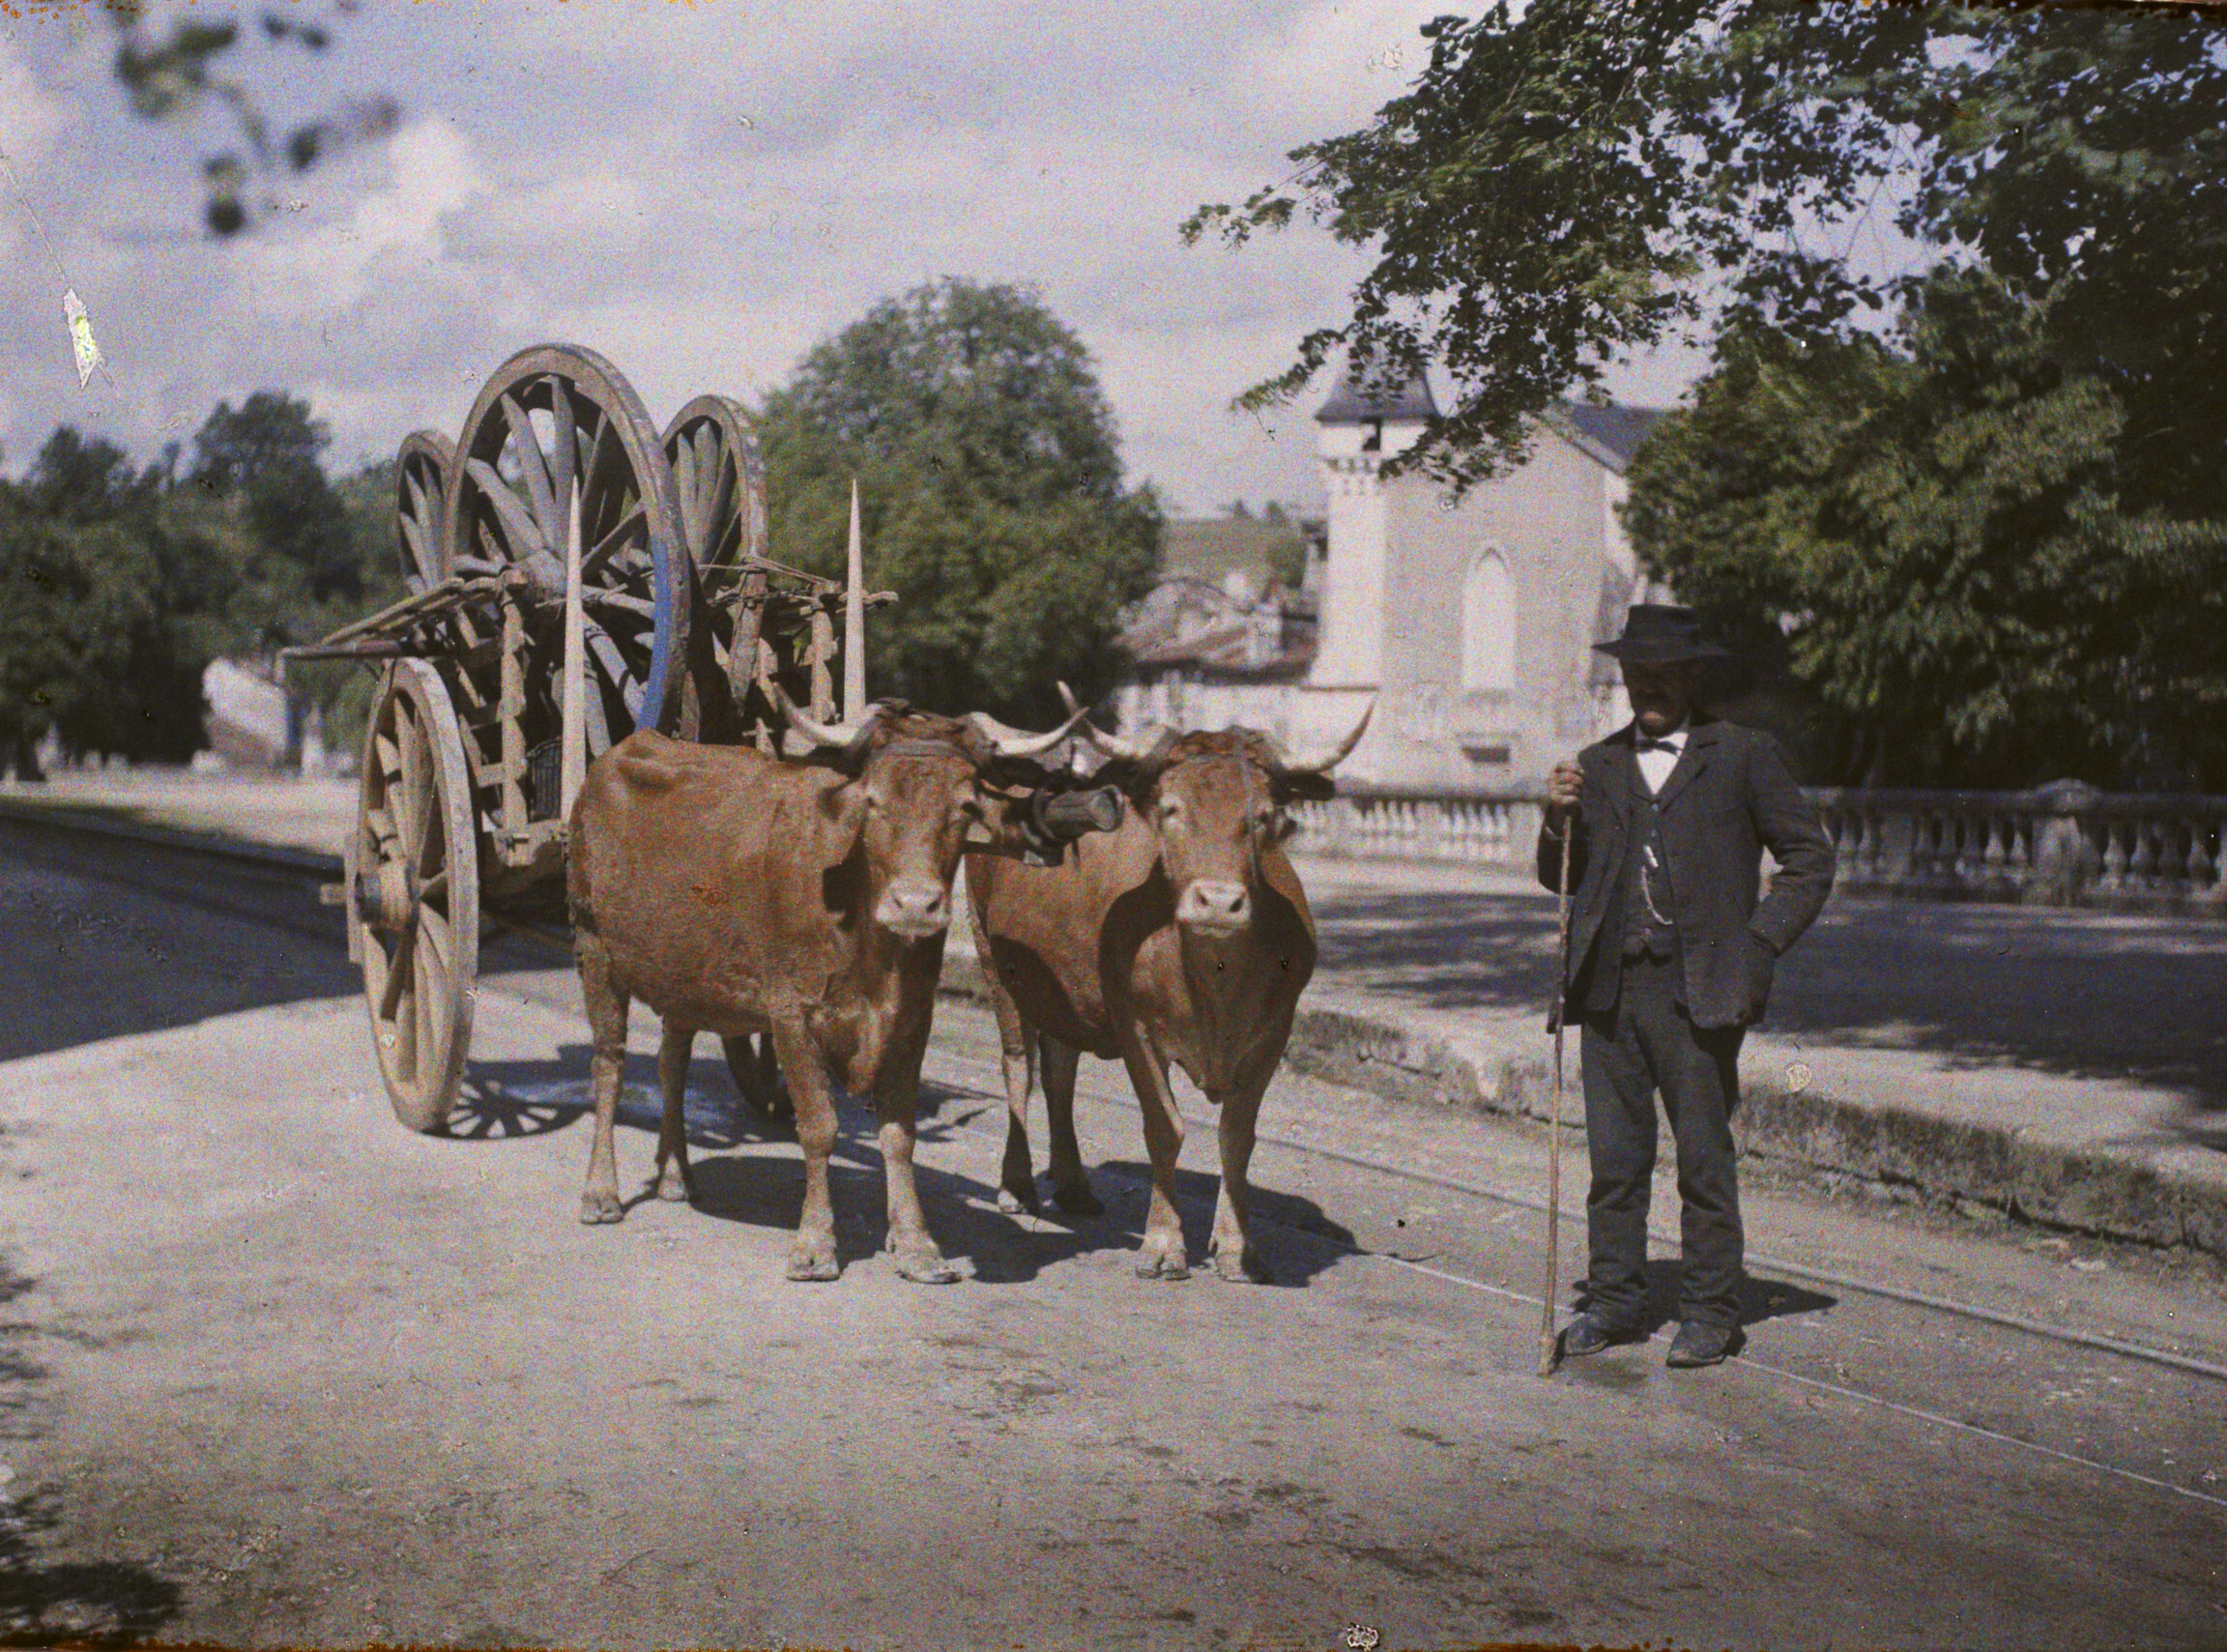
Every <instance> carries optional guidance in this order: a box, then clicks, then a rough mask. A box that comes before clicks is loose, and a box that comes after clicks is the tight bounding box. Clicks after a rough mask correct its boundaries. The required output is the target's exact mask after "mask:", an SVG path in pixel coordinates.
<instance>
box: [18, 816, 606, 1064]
mask: <svg viewBox="0 0 2227 1652" xmlns="http://www.w3.org/2000/svg"><path fill="white" fill-rule="evenodd" d="M318 882H319V881H318V879H317V878H316V877H314V876H311V875H309V874H307V873H304V872H299V871H294V870H291V869H288V868H285V867H262V866H257V865H254V864H251V863H248V862H245V861H234V860H216V859H212V858H211V857H209V856H207V855H197V854H194V853H192V852H191V851H189V850H184V849H176V848H171V847H167V846H164V845H159V844H141V843H134V842H130V841H126V840H120V839H116V838H109V837H97V836H92V835H89V834H84V833H72V832H71V831H69V830H68V829H67V827H66V826H58V825H52V824H37V825H27V824H25V823H23V822H20V821H16V820H12V819H0V1001H4V1002H6V1003H7V1004H8V1005H9V1013H8V1014H7V1015H6V1016H0V1061H12V1060H17V1059H20V1058H24V1057H28V1056H39V1055H44V1054H46V1053H48V1052H50V1051H55V1050H67V1049H72V1048H74V1047H75V1046H77V1045H80V1044H88V1043H92V1042H94V1041H95V1040H98V1039H102V1038H118V1037H123V1036H125V1035H127V1034H130V1033H135V1032H159V1031H164V1030H167V1029H171V1028H178V1027H189V1026H192V1025H193V1024H194V1023H196V1022H201V1021H206V1020H208V1019H209V1018H211V1017H212V1016H218V1015H232V1014H236V1013H238V1012H240V1011H242V1010H249V1009H261V1008H265V1007H268V1006H270V1005H273V1004H284V1003H299V1002H303V1001H305V1000H314V999H330V998H343V997H352V996H354V995H357V994H360V993H362V990H363V976H362V972H361V971H359V970H358V969H357V967H356V966H355V965H353V964H351V963H349V962H348V953H347V939H346V936H345V934H344V933H343V931H342V928H341V922H340V913H339V911H338V910H337V909H336V908H333V907H327V906H323V905H321V904H320V903H319V901H318V896H317V890H318ZM553 961H554V962H565V961H567V960H565V958H564V955H563V954H561V953H557V952H554V951H553V950H551V949H549V948H547V947H543V946H539V945H535V944H534V943H531V942H505V943H502V944H498V945H494V946H490V947H486V948H483V949H482V953H481V957H480V973H481V974H482V975H500V974H503V973H506V972H508V971H526V970H545V969H547V968H548V967H549V966H550V964H551V963H552V962H553Z"/></svg>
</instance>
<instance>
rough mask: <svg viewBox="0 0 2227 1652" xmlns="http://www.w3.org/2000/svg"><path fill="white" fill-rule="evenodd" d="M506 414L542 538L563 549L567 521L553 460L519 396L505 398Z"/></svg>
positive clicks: (521, 472)
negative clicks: (552, 470) (562, 513)
mask: <svg viewBox="0 0 2227 1652" xmlns="http://www.w3.org/2000/svg"><path fill="white" fill-rule="evenodd" d="M503 417H504V418H505V419H506V420H509V423H510V436H511V440H512V442H513V443H515V445H516V447H517V450H518V469H519V472H520V474H521V476H522V477H523V478H524V480H525V483H526V493H527V496H528V499H529V500H530V502H531V503H532V505H533V507H534V516H535V520H536V521H538V522H539V523H540V524H541V542H542V543H543V544H544V545H554V546H556V547H558V548H559V550H560V552H562V549H563V547H564V532H565V525H564V519H563V518H561V517H560V516H559V515H558V514H557V496H556V492H555V490H554V489H553V488H552V487H551V486H550V483H549V461H548V459H547V457H546V456H545V455H544V454H543V453H542V451H541V437H540V435H539V433H538V432H536V431H535V428H534V420H533V418H532V416H531V415H529V414H528V413H527V411H526V410H525V408H523V407H521V406H520V405H519V403H518V398H517V397H516V396H510V395H506V396H505V397H504V398H503Z"/></svg>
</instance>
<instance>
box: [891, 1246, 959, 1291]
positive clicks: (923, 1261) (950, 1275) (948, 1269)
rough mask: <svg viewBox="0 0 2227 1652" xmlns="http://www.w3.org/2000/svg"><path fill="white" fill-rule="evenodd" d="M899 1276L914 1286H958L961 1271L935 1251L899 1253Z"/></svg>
mask: <svg viewBox="0 0 2227 1652" xmlns="http://www.w3.org/2000/svg"><path fill="white" fill-rule="evenodd" d="M897 1276H898V1277H899V1278H900V1279H910V1280H911V1282H912V1283H913V1284H914V1285H956V1284H957V1283H958V1282H959V1270H958V1269H957V1268H955V1267H953V1266H952V1265H951V1264H950V1263H949V1262H947V1261H944V1260H943V1259H942V1258H941V1257H940V1256H939V1255H937V1254H936V1253H935V1252H934V1251H925V1252H923V1251H910V1252H908V1251H900V1252H898V1253H897Z"/></svg>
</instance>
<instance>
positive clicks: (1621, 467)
mask: <svg viewBox="0 0 2227 1652" xmlns="http://www.w3.org/2000/svg"><path fill="white" fill-rule="evenodd" d="M1435 411H1436V407H1435V403H1434V402H1433V401H1432V395H1431V391H1430V387H1429V386H1428V385H1427V384H1426V383H1424V382H1423V381H1421V380H1417V381H1415V382H1414V383H1412V384H1410V385H1408V386H1406V387H1405V388H1403V390H1401V391H1399V392H1397V393H1396V394H1393V395H1391V396H1389V397H1381V396H1374V395H1372V394H1371V393H1370V392H1368V391H1365V390H1364V389H1362V388H1361V387H1360V386H1358V385H1356V384H1355V383H1353V382H1351V381H1350V380H1348V381H1346V382H1345V383H1342V384H1340V385H1339V386H1338V387H1337V389H1336V390H1335V391H1333V392H1332V394H1331V395H1330V398H1329V399H1328V400H1327V401H1326V402H1324V404H1323V406H1322V408H1321V410H1320V411H1319V412H1318V413H1317V414H1316V416H1315V419H1316V455H1317V465H1318V472H1319V474H1320V476H1321V478H1322V482H1323V489H1324V492H1325V494H1326V495H1327V496H1328V510H1327V515H1326V517H1325V519H1324V522H1323V524H1322V527H1321V529H1320V530H1319V538H1318V539H1317V540H1316V541H1315V542H1313V543H1311V544H1310V545H1309V547H1308V554H1307V559H1306V564H1305V569H1306V578H1305V579H1304V580H1303V582H1302V587H1301V589H1300V590H1299V591H1298V592H1296V593H1293V594H1290V595H1289V596H1287V597H1284V598H1281V599H1276V598H1272V596H1271V595H1270V594H1267V593H1265V592H1263V593H1262V594H1258V595H1254V596H1253V597H1252V599H1251V601H1250V603H1247V602H1245V601H1243V600H1241V599H1240V596H1239V594H1238V592H1237V589H1236V587H1235V586H1234V585H1232V584H1225V585H1224V587H1223V588H1222V598H1223V600H1224V602H1225V604H1226V606H1224V607H1223V608H1221V609H1220V610H1216V609H1215V608H1214V606H1213V603H1212V601H1211V600H1209V599H1207V598H1205V597H1200V599H1199V600H1198V602H1197V604H1196V609H1195V613H1196V618H1194V619H1193V620H1192V621H1191V625H1192V628H1191V630H1190V631H1189V632H1188V633H1186V632H1185V631H1184V629H1183V624H1182V622H1181V619H1180V618H1179V616H1180V614H1181V613H1182V612H1183V609H1182V603H1183V598H1182V597H1181V596H1179V595H1175V594H1170V595H1165V596H1163V594H1162V593H1161V592H1155V593H1154V594H1153V597H1152V598H1147V607H1149V606H1150V604H1151V603H1152V602H1153V601H1154V600H1155V599H1157V600H1158V601H1159V602H1160V604H1161V606H1160V608H1159V609H1158V610H1156V611H1155V612H1156V613H1157V614H1158V615H1159V616H1161V618H1160V619H1159V621H1158V622H1157V623H1161V624H1162V625H1163V626H1164V627H1166V634H1165V635H1162V634H1161V633H1160V632H1156V631H1155V632H1147V631H1145V630H1143V629H1142V628H1141V623H1142V617H1143V611H1142V610H1141V611H1140V623H1139V624H1133V625H1132V637H1133V640H1132V648H1133V650H1134V652H1135V657H1136V659H1137V666H1136V669H1135V671H1134V672H1133V674H1132V680H1131V681H1129V682H1128V683H1127V684H1126V685H1125V686H1124V687H1123V688H1122V689H1121V691H1120V695H1119V698H1118V700H1117V705H1118V708H1119V712H1120V716H1121V719H1122V723H1123V726H1124V727H1129V728H1134V727H1137V726H1139V725H1141V724H1143V723H1147V722H1165V723H1169V724H1171V726H1176V727H1185V728H1214V727H1221V726H1224V725H1226V724H1228V723H1233V722H1242V723H1245V724H1247V725H1249V726H1252V727H1255V728H1258V729H1261V730H1263V731H1264V732H1266V733H1269V734H1271V735H1274V736H1275V737H1276V738H1277V739H1279V740H1280V741H1281V742H1282V743H1284V744H1285V746H1286V747H1287V749H1290V750H1293V751H1294V752H1303V751H1309V750H1315V749H1317V748H1319V747H1320V746H1321V745H1323V744H1325V743H1327V742H1329V741H1331V740H1333V739H1337V738H1338V737H1339V736H1341V735H1342V734H1343V733H1344V732H1345V730H1346V729H1349V728H1350V727H1351V726H1352V724H1353V722H1354V720H1355V719H1356V718H1358V717H1359V715H1360V714H1361V710H1362V708H1363V707H1364V706H1365V705H1367V704H1368V703H1369V701H1370V700H1371V699H1372V698H1374V699H1375V700H1376V702H1377V711H1376V716H1375V719H1374V723H1373V724H1372V726H1371V728H1370V732H1369V736H1368V738H1367V739H1365V740H1364V741H1363V742H1362V744H1361V746H1360V747H1359V749H1358V750H1356V751H1355V753H1354V754H1353V756H1352V757H1351V758H1349V759H1348V760H1347V761H1346V763H1345V766H1344V767H1343V768H1342V769H1341V773H1343V774H1345V776H1347V777H1348V778H1350V779H1353V780H1357V781H1365V782H1374V783H1375V784H1378V785H1386V786H1402V787H1416V788H1424V789H1430V790H1436V791H1445V790H1452V791H1463V790H1476V791H1487V790H1496V789H1500V788H1504V787H1507V786H1509V785H1511V784H1517V783H1532V782H1537V781H1539V780H1542V779H1544V777H1545V775H1546V772H1547V769H1548V768H1552V767H1553V765H1554V764H1555V763H1556V762H1558V761H1559V760H1560V759H1562V758H1563V757H1566V756H1568V755H1570V754H1571V753H1572V752H1574V751H1575V750H1576V748H1577V747H1578V746H1580V745H1582V744H1584V743H1586V742H1587V741H1589V740H1591V739H1596V738H1598V736H1599V735H1600V734H1602V733H1605V732H1606V731H1607V730H1608V729H1609V728H1612V727H1614V726H1616V725H1617V724H1619V723H1621V722H1622V721H1624V720H1625V718H1626V717H1628V716H1629V714H1630V712H1629V708H1628V707H1627V705H1626V704H1625V702H1624V699H1623V693H1622V689H1621V686H1620V684H1619V682H1618V681H1617V678H1616V675H1615V672H1614V668H1613V666H1612V665H1611V664H1610V663H1609V662H1608V661H1607V659H1606V658H1605V656H1603V655H1600V654H1596V653H1594V652H1592V645H1593V644H1594V643H1595V642H1597V641H1602V640H1605V638H1607V637H1609V636H1613V635H1614V634H1615V633H1616V631H1617V629H1618V628H1619V627H1620V625H1621V623H1622V620H1623V616H1624V610H1625V607H1626V605H1627V604H1628V603H1630V602H1633V601H1637V600H1643V599H1645V598H1646V597H1648V596H1650V595H1656V596H1660V595H1661V593H1660V592H1658V591H1653V590H1651V589H1650V588H1648V587H1647V585H1646V582H1645V580H1644V578H1643V576H1642V575H1641V574H1640V572H1639V569H1638V567H1637V564H1636V561H1635V559H1634V556H1633V554H1632V549H1631V546H1630V544H1629V543H1628V542H1627V540H1626V538H1625V536H1624V532H1623V526H1622V523H1621V522H1620V521H1619V520H1618V519H1617V515H1616V507H1617V506H1618V505H1619V504H1620V503H1621V502H1622V501H1623V499H1624V496H1625V484H1624V474H1625V471H1626V469H1627V468H1628V467H1629V465H1630V463H1631V461H1632V456H1633V454H1634V452H1635V451H1636V450H1637V449H1638V446H1639V443H1640V441H1641V440H1642V439H1643V438H1644V436H1645V435H1646V433H1647V431H1648V429H1649V428H1650V427H1651V426H1652V425H1653V424H1654V422H1655V420H1657V419H1659V418H1660V417H1661V414H1660V413H1658V412H1656V411H1654V410H1651V409H1645V408H1631V407H1585V406H1569V407H1566V408H1564V409H1562V410H1560V413H1559V416H1558V417H1557V418H1556V419H1555V420H1550V421H1548V422H1547V424H1546V425H1545V426H1544V427H1543V428H1542V429H1541V430H1540V432H1539V434H1538V439H1537V442H1536V445H1535V447H1534V449H1533V451H1532V454H1531V456H1530V458H1529V459H1528V460H1527V461H1526V462H1525V463H1524V464H1523V465H1522V466H1521V467H1520V468H1518V470H1516V471H1515V472H1513V473H1512V474H1510V475H1508V476H1506V477H1502V478H1498V479H1496V480H1493V481H1490V482H1487V483H1483V484H1481V485H1479V486H1478V487H1476V488H1474V489H1472V490H1471V491H1470V493H1469V494H1468V496H1467V497H1466V498H1464V499H1463V500H1461V503H1460V504H1458V505H1456V504H1453V503H1452V502H1451V501H1450V500H1449V499H1448V498H1447V497H1446V496H1445V495H1444V494H1443V492H1442V490H1441V489H1440V488H1439V487H1438V486H1437V485H1436V484H1435V483H1433V482H1432V481H1430V480H1429V479H1428V478H1423V477H1417V476H1408V477H1401V478H1396V479H1393V480H1387V479H1385V478H1384V477H1383V475H1382V467H1383V464H1384V461H1385V460H1386V459H1388V458H1390V457H1391V456H1392V455H1394V454H1396V453H1399V452H1402V451H1403V450H1404V449H1406V448H1408V447H1409V446H1411V445H1412V444H1413V443H1414V442H1415V440H1416V439H1417V438H1418V437H1419V436H1421V434H1422V432H1423V427H1424V422H1425V420H1428V419H1430V418H1431V417H1432V415H1433V414H1434V413H1435ZM1175 526H1176V525H1174V524H1171V551H1172V546H1173V543H1174V540H1173V536H1172V530H1173V528H1174V527H1175ZM1206 526H1210V527H1213V528H1217V529H1221V528H1223V526H1224V525H1223V524H1221V523H1215V524H1209V525H1206ZM1237 537H1238V536H1237V535H1235V534H1229V535H1228V536H1226V539H1227V540H1233V539H1235V538H1237ZM1187 554H1191V555H1200V556H1203V555H1205V554H1208V553H1206V552H1205V551H1203V550H1201V551H1199V552H1191V553H1187ZM1170 565H1171V572H1170V582H1172V581H1173V580H1174V579H1176V578H1177V577H1178V576H1177V575H1176V573H1175V571H1174V557H1173V555H1172V554H1171V558H1170ZM1237 565H1239V559H1238V558H1237V557H1236V555H1235V553H1234V551H1233V550H1231V551H1229V566H1230V567H1235V566H1237ZM1168 583H1169V582H1164V585H1163V591H1166V590H1167V589H1168ZM1248 589H1250V588H1248ZM1272 600H1279V601H1280V602H1281V606H1278V607H1277V608H1276V609H1275V611H1274V613H1273V614H1270V613H1268V612H1264V609H1265V608H1266V607H1267V606H1268V604H1269V603H1270V602H1271V601H1272ZM1171 616H1178V617H1176V618H1173V619H1172V620H1171V619H1170V617H1171ZM1271 633H1273V634H1274V635H1275V636H1276V637H1277V639H1278V643H1277V647H1276V648H1275V649H1273V650H1269V649H1268V648H1267V647H1266V639H1267V637H1268V636H1269V635H1270V634H1271ZM1140 644H1142V645H1144V646H1142V647H1140V646H1138V645H1140Z"/></svg>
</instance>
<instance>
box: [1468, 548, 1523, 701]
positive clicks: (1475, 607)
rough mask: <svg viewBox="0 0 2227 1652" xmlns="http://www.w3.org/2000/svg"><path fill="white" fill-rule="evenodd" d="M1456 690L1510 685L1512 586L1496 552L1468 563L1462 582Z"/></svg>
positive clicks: (1513, 615) (1513, 658)
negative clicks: (1459, 662)
mask: <svg viewBox="0 0 2227 1652" xmlns="http://www.w3.org/2000/svg"><path fill="white" fill-rule="evenodd" d="M1461 686H1462V687H1463V688H1465V689H1468V690H1470V691H1471V692H1473V693H1474V692H1477V691H1480V690H1485V691H1492V690H1498V691H1500V692H1506V691H1507V690H1509V689H1512V688H1514V687H1515V686H1516V586H1515V582H1514V581H1513V580H1511V579H1510V578H1509V577H1508V565H1507V563H1505V562H1504V561H1502V560H1501V557H1500V553H1499V552H1498V551H1494V550H1488V551H1486V552H1485V553H1484V554H1483V555H1482V556H1480V557H1479V558H1478V559H1477V560H1476V561H1475V562H1474V563H1472V564H1471V565H1470V566H1469V577H1468V579H1467V580H1465V581H1464V582H1463V583H1462V587H1461Z"/></svg>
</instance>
